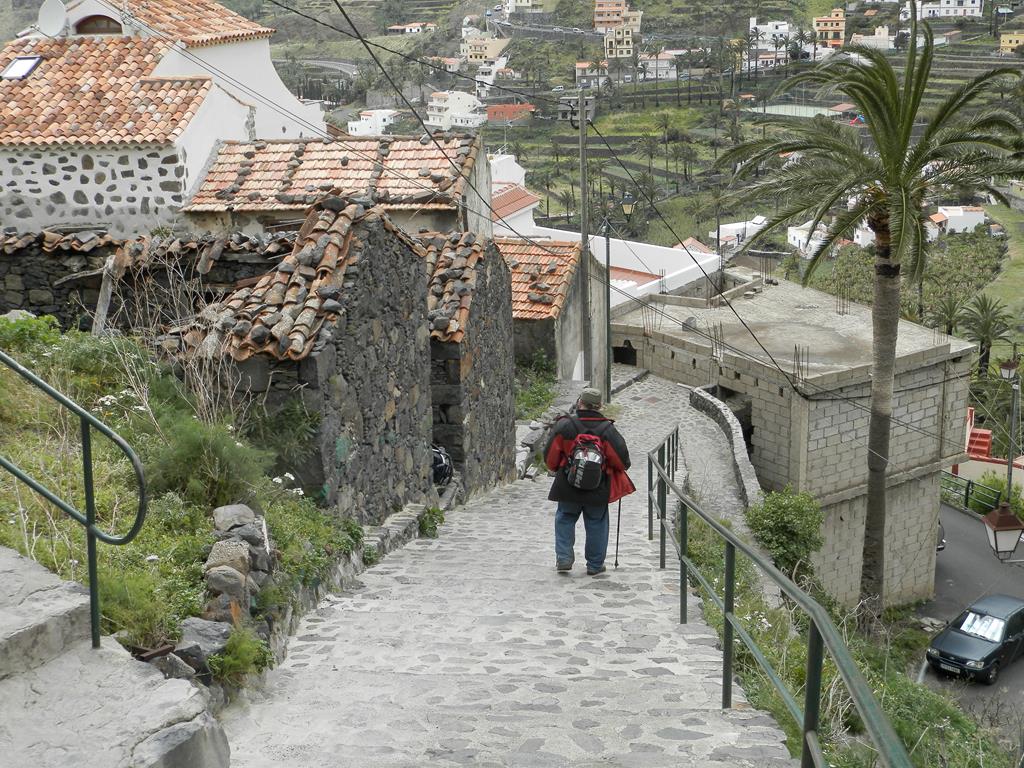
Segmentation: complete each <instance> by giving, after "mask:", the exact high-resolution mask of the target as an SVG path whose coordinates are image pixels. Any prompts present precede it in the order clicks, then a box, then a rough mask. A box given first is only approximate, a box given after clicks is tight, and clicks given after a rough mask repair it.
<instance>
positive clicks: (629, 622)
mask: <svg viewBox="0 0 1024 768" xmlns="http://www.w3.org/2000/svg"><path fill="white" fill-rule="evenodd" d="M617 402H618V403H619V409H620V410H619V415H618V418H619V427H620V428H621V430H622V432H623V434H624V435H625V437H626V439H627V441H628V442H629V444H630V449H631V454H632V458H633V464H634V468H633V470H632V471H631V473H630V474H631V476H632V477H633V479H634V482H635V483H636V484H637V486H638V488H639V489H640V490H639V492H638V493H636V494H634V495H633V496H630V497H628V498H627V499H626V500H625V502H624V503H623V505H622V539H621V546H620V555H619V561H620V566H619V568H618V570H613V569H612V568H611V565H612V558H613V555H612V553H611V550H612V549H613V548H614V530H613V531H612V545H611V546H610V548H609V550H610V551H609V559H608V566H609V570H608V573H607V574H603V575H601V576H596V577H588V576H586V574H585V570H584V566H583V557H582V543H583V531H582V523H581V524H580V526H579V531H578V535H577V542H576V547H577V556H576V557H577V559H576V568H575V569H574V570H573V572H572V573H571V574H570V575H564V574H557V573H556V572H555V570H554V554H553V543H552V538H553V532H552V527H553V514H552V512H553V505H552V504H551V502H548V501H547V490H548V481H547V479H546V478H540V479H538V480H537V481H536V482H530V481H528V480H526V481H520V482H517V483H514V484H512V485H509V486H505V487H503V488H499V489H497V490H495V491H493V492H491V493H489V494H488V495H486V496H481V497H478V498H475V499H473V500H471V502H470V503H468V504H467V505H465V506H464V507H461V508H459V509H457V510H454V511H453V512H451V513H450V514H449V517H448V522H447V523H446V524H445V525H444V526H443V527H442V529H441V536H440V538H439V539H436V540H417V541H414V542H412V543H411V544H410V545H409V546H407V547H406V548H405V549H403V550H401V551H398V552H394V553H392V554H391V555H389V556H388V558H387V560H386V561H385V562H383V563H382V564H380V565H378V566H376V567H374V568H372V569H370V570H368V571H366V572H365V573H364V574H362V576H361V577H360V578H361V585H360V586H359V587H358V588H356V589H354V590H352V591H350V592H346V593H345V594H342V595H338V596H332V597H330V598H328V599H327V600H326V601H325V602H324V603H322V604H321V605H320V607H319V608H318V609H317V610H316V611H315V612H313V613H311V614H310V615H309V616H307V617H306V619H305V620H304V621H303V624H302V627H301V628H300V630H299V633H298V635H297V636H296V637H295V638H293V639H292V642H291V645H290V650H289V656H288V659H287V660H286V661H285V662H284V663H283V664H282V665H281V666H280V667H279V668H278V669H275V670H273V671H272V672H270V673H269V675H268V679H267V685H266V688H265V689H264V691H263V692H256V693H252V694H250V700H249V701H248V702H242V703H239V704H236V705H234V706H233V707H232V708H230V709H229V710H227V711H226V712H225V714H224V716H223V719H224V721H225V728H226V729H227V732H228V736H229V740H230V742H231V748H232V757H233V761H232V765H234V766H239V767H241V768H263V766H267V767H268V768H269V767H270V766H275V768H276V767H277V766H283V767H286V768H291V767H294V768H321V767H326V766H331V767H332V768H342V767H346V766H361V767H362V766H384V767H387V768H390V767H392V766H402V767H403V768H405V767H408V768H412V767H413V766H453V765H468V766H479V767H480V768H490V767H492V766H494V767H497V766H523V767H524V768H526V767H530V768H533V767H536V768H556V767H559V766H575V767H580V768H582V767H584V766H586V767H587V768H591V767H592V768H597V766H636V767H637V768H660V767H661V766H689V767H691V768H726V767H727V766H729V767H730V768H740V767H748V768H754V767H755V766H756V767H757V768H777V767H781V766H795V765H796V762H795V761H792V760H791V759H790V758H789V756H788V752H787V751H786V748H785V746H784V745H783V743H782V742H783V735H782V733H781V731H780V730H779V728H778V727H777V725H776V724H775V722H774V721H773V720H772V719H771V718H770V717H769V716H768V715H766V714H764V713H761V712H758V711H756V710H753V709H751V708H750V707H749V705H747V704H746V703H745V700H744V697H743V693H742V691H740V690H739V689H734V701H735V702H736V708H735V709H734V710H731V711H727V712H723V711H722V710H721V709H720V702H721V688H720V677H721V654H720V652H719V651H718V650H717V642H718V639H717V636H716V635H715V634H714V632H713V630H711V629H709V628H708V627H707V626H706V625H705V624H704V622H703V621H702V620H701V619H700V618H699V617H695V616H694V615H693V614H694V613H695V612H694V611H692V610H691V622H690V623H689V624H688V625H679V624H678V623H677V622H678V602H679V601H678V583H677V579H678V571H677V570H676V569H674V568H672V567H670V568H669V569H667V570H665V571H660V570H659V569H658V567H657V542H656V541H655V542H648V541H647V536H646V530H647V516H646V502H645V500H644V498H645V497H644V495H643V492H644V488H643V486H644V485H645V483H646V479H647V470H646V458H645V457H646V451H647V450H648V449H649V448H651V447H652V446H653V445H655V444H656V443H657V442H658V441H659V440H660V439H661V438H663V437H664V435H665V434H666V433H667V432H668V430H669V429H670V428H671V426H672V425H673V424H674V423H675V422H676V421H680V422H681V423H682V425H683V434H684V442H690V441H692V444H691V445H689V446H688V447H687V452H688V453H690V454H692V457H691V460H693V459H694V458H699V457H701V456H704V457H706V458H709V460H708V461H707V464H708V467H709V468H708V470H707V476H708V478H709V480H708V483H707V484H706V485H707V486H708V487H710V484H711V483H712V482H714V483H721V484H722V485H723V487H722V488H720V489H719V490H721V491H722V493H721V494H720V495H721V496H722V497H723V498H724V497H726V496H728V495H729V489H728V487H727V486H728V483H729V481H730V478H731V473H729V477H725V476H721V475H719V474H718V473H717V471H715V472H713V471H712V470H711V468H710V467H711V465H712V464H714V461H713V460H711V459H713V456H712V453H711V452H710V451H711V449H710V448H708V449H706V450H705V449H704V448H702V447H701V446H700V445H698V442H700V443H703V442H704V441H705V439H709V440H717V441H719V442H720V443H722V444H723V445H725V440H724V437H723V436H722V435H721V433H720V432H717V431H714V430H712V429H710V428H709V425H710V426H711V427H713V424H712V422H711V421H710V420H709V419H707V418H706V417H704V416H703V415H701V414H698V413H697V412H695V411H693V410H691V409H690V408H689V406H688V404H687V398H686V395H685V391H684V390H682V389H681V388H679V387H677V386H675V385H673V384H669V383H667V382H664V381H661V380H658V379H655V378H648V379H646V380H644V381H643V382H640V383H639V384H636V385H634V386H632V387H630V388H629V389H627V390H625V391H624V392H622V393H621V394H620V395H619V396H618V398H617ZM697 436H699V441H698V440H697V439H695V438H696V437H697ZM714 450H715V451H719V450H727V448H721V447H716V448H714ZM731 493H732V496H733V500H734V501H735V488H734V487H733V489H732V491H731ZM715 495H718V494H709V493H706V494H705V498H706V499H707V498H709V496H715ZM726 501H728V499H726ZM729 503H732V502H729ZM613 515H614V510H613ZM612 525H613V527H614V520H613V521H612ZM691 605H692V603H691Z"/></svg>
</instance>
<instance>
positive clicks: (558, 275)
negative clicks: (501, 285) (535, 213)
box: [494, 237, 580, 320]
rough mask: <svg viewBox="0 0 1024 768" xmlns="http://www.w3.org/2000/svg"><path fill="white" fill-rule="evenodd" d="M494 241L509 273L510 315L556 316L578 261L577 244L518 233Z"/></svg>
mask: <svg viewBox="0 0 1024 768" xmlns="http://www.w3.org/2000/svg"><path fill="white" fill-rule="evenodd" d="M494 244H495V245H496V246H498V250H499V251H500V252H501V255H502V257H503V258H504V259H505V263H506V264H507V265H508V269H509V272H511V273H512V318H513V319H514V320H547V319H549V318H556V317H558V316H559V314H560V313H561V311H562V307H563V306H564V305H565V299H566V296H567V295H568V293H569V286H570V285H571V283H572V278H573V275H575V273H576V265H577V264H579V261H580V244H579V243H578V242H566V241H560V240H539V241H530V240H524V239H522V238H517V237H516V238H513V237H496V238H495V239H494Z"/></svg>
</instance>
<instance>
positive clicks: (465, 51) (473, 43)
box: [459, 34, 512, 65]
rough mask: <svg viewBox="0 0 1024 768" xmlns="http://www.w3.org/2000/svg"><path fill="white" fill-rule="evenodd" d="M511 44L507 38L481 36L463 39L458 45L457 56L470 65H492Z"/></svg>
mask: <svg viewBox="0 0 1024 768" xmlns="http://www.w3.org/2000/svg"><path fill="white" fill-rule="evenodd" d="M510 42H512V40H511V38H507V37H484V36H483V35H482V34H481V35H479V36H476V37H465V38H463V40H462V43H461V44H460V45H459V55H460V56H461V57H462V58H463V59H465V60H466V61H468V62H469V63H470V64H477V65H479V64H488V63H494V60H495V59H497V58H498V57H499V56H501V52H502V51H504V50H505V49H506V48H507V47H508V44H509V43H510Z"/></svg>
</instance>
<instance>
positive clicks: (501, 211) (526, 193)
mask: <svg viewBox="0 0 1024 768" xmlns="http://www.w3.org/2000/svg"><path fill="white" fill-rule="evenodd" d="M491 194H492V197H491V219H492V220H493V221H494V222H495V223H498V224H500V223H501V220H502V219H503V218H505V217H506V216H511V215H513V214H515V213H518V212H519V211H522V210H524V209H526V208H531V207H533V206H535V205H537V204H538V203H539V202H540V198H539V197H537V195H535V194H533V192H531V191H530V190H528V189H527V188H526V187H524V186H522V185H521V184H497V185H495V186H494V189H493V190H492V192H491Z"/></svg>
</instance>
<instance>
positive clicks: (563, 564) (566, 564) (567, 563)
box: [555, 560, 575, 573]
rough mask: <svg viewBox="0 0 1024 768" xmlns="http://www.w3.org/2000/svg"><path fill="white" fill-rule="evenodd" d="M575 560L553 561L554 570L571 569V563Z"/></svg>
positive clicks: (560, 571) (563, 570) (561, 571)
mask: <svg viewBox="0 0 1024 768" xmlns="http://www.w3.org/2000/svg"><path fill="white" fill-rule="evenodd" d="M574 562H575V560H559V561H558V562H556V563H555V570H556V571H558V572H559V573H563V572H565V571H571V570H572V564H573V563H574Z"/></svg>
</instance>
